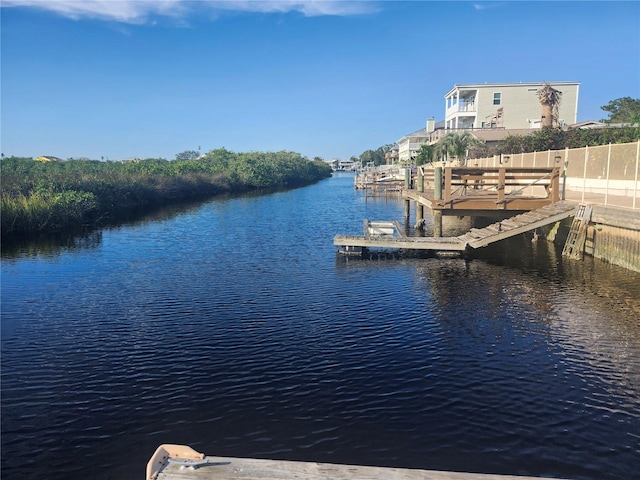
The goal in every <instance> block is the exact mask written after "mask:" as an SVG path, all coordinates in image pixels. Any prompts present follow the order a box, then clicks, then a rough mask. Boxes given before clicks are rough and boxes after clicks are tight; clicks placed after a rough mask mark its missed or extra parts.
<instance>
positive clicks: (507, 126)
mask: <svg viewBox="0 0 640 480" xmlns="http://www.w3.org/2000/svg"><path fill="white" fill-rule="evenodd" d="M550 85H551V86H552V87H553V88H554V89H556V90H558V91H560V92H561V93H562V96H561V101H560V105H559V108H558V121H559V122H558V123H559V124H560V126H564V125H571V124H574V123H576V121H577V117H578V90H579V87H580V83H578V82H550ZM544 86H545V82H536V83H534V82H529V83H478V84H461V85H454V87H453V88H452V89H451V90H449V92H447V93H446V94H445V96H444V99H445V119H444V121H442V122H438V123H437V124H435V123H434V121H433V120H432V119H429V120H428V121H427V127H426V128H424V129H421V130H418V131H416V132H413V133H411V134H408V135H405V136H404V137H402V138H401V139H400V140H398V141H397V142H396V143H397V144H398V149H399V161H400V162H407V161H410V160H411V159H412V158H415V156H416V155H417V152H418V151H419V150H420V146H421V145H422V144H434V143H437V142H438V141H439V140H440V139H442V138H443V137H444V136H446V135H448V134H450V133H454V132H456V131H460V130H467V131H471V133H472V134H473V135H475V136H476V137H477V138H478V139H479V140H481V141H483V142H490V143H494V142H497V141H499V140H501V139H503V138H505V137H507V136H508V135H523V134H526V133H528V132H530V131H532V130H533V129H537V128H540V123H541V117H542V106H541V104H540V99H539V98H538V91H539V90H540V89H542V88H543V87H544Z"/></svg>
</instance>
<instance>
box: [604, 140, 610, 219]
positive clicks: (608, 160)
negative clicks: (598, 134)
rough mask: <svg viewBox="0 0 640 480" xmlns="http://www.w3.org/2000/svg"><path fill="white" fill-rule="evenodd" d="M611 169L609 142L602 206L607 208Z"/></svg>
mask: <svg viewBox="0 0 640 480" xmlns="http://www.w3.org/2000/svg"><path fill="white" fill-rule="evenodd" d="M610 167H611V142H609V149H608V150H607V180H606V183H605V187H604V205H605V206H607V199H608V198H609V171H610Z"/></svg>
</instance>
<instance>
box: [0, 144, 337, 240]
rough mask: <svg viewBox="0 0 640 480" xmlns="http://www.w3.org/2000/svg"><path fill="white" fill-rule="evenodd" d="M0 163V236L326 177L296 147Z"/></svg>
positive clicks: (56, 229)
mask: <svg viewBox="0 0 640 480" xmlns="http://www.w3.org/2000/svg"><path fill="white" fill-rule="evenodd" d="M39 158H42V157H39ZM0 166H1V169H0V170H1V179H0V186H1V194H2V197H1V200H0V216H1V225H0V228H1V237H2V243H7V242H13V241H18V240H32V239H35V238H37V237H38V236H41V235H44V234H59V233H64V232H66V231H73V230H77V229H79V228H82V227H87V226H88V227H99V226H101V225H106V224H108V223H110V222H114V221H117V220H118V219H119V218H123V217H126V216H127V215H130V214H131V213H132V212H140V213H142V212H146V211H151V210H153V209H155V208H158V207H162V206H166V205H172V204H178V203H183V202H189V201H197V200H206V199H210V198H213V197H216V196H218V195H224V194H238V193H247V192H251V191H256V190H262V189H276V188H296V187H301V186H305V185H310V184H312V183H315V182H317V181H320V180H322V179H324V178H328V177H330V176H331V167H330V166H329V165H328V164H326V163H325V162H322V161H317V160H313V161H312V160H309V159H307V158H306V157H303V156H302V155H300V154H299V153H295V152H289V151H280V152H249V153H235V152H231V151H228V150H226V149H224V148H220V149H216V150H211V151H210V152H208V153H206V154H204V155H202V156H200V157H198V158H191V159H188V160H164V159H146V160H132V161H122V162H118V161H106V162H105V161H98V160H66V161H38V160H34V159H32V158H24V157H7V158H3V159H2V162H1V164H0Z"/></svg>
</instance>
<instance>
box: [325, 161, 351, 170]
mask: <svg viewBox="0 0 640 480" xmlns="http://www.w3.org/2000/svg"><path fill="white" fill-rule="evenodd" d="M325 162H326V163H328V164H329V165H331V168H332V169H333V170H336V171H343V170H354V169H355V162H354V161H353V160H351V159H347V160H340V159H339V158H333V159H331V160H325Z"/></svg>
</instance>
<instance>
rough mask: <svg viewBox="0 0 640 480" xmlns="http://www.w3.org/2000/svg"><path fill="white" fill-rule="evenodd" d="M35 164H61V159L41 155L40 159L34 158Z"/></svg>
mask: <svg viewBox="0 0 640 480" xmlns="http://www.w3.org/2000/svg"><path fill="white" fill-rule="evenodd" d="M34 160H35V161H36V162H62V159H61V158H58V157H54V156H52V155H42V156H41V157H36V158H34Z"/></svg>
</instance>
